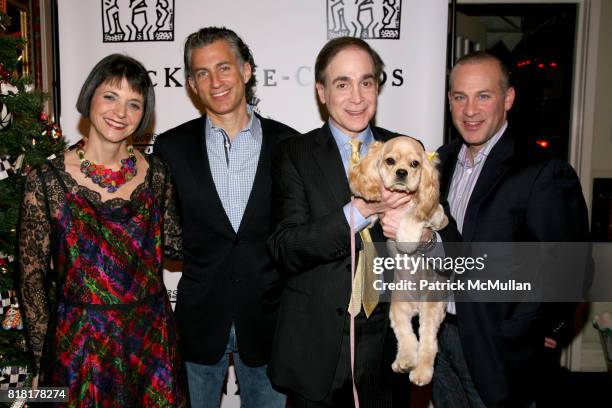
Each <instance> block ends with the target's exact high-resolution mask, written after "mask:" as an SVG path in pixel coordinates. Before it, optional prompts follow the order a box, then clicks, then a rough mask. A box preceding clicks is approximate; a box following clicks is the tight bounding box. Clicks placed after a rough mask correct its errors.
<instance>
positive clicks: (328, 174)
mask: <svg viewBox="0 0 612 408" xmlns="http://www.w3.org/2000/svg"><path fill="white" fill-rule="evenodd" d="M312 153H313V156H314V157H313V160H314V162H315V163H317V165H318V166H319V169H320V170H321V173H322V174H323V179H325V180H326V181H327V183H328V186H329V189H330V191H331V192H332V196H333V197H334V199H335V200H336V204H337V205H339V206H343V205H344V204H346V203H348V202H349V200H350V199H351V191H350V189H349V184H348V180H347V178H346V171H345V170H344V166H343V165H342V158H341V157H340V152H339V151H338V146H337V145H336V142H335V141H334V138H333V136H332V134H331V130H330V129H329V125H328V124H327V123H325V125H323V127H322V128H321V129H320V130H319V133H318V134H317V135H316V136H315V140H314V148H313V150H312Z"/></svg>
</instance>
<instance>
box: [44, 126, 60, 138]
mask: <svg viewBox="0 0 612 408" xmlns="http://www.w3.org/2000/svg"><path fill="white" fill-rule="evenodd" d="M41 134H42V135H43V136H51V138H52V139H53V140H54V141H57V140H59V139H60V138H61V137H62V130H61V129H60V127H59V126H58V125H57V123H47V124H46V125H45V130H43V132H42V133H41Z"/></svg>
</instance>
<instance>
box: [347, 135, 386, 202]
mask: <svg viewBox="0 0 612 408" xmlns="http://www.w3.org/2000/svg"><path fill="white" fill-rule="evenodd" d="M382 147H383V143H382V142H374V143H372V144H371V145H370V147H369V148H368V154H366V155H365V157H363V158H362V159H361V161H360V162H359V164H358V165H356V166H354V167H353V168H351V169H350V170H349V184H350V186H351V191H352V192H353V195H355V196H356V197H361V198H363V199H364V200H367V201H380V200H382V195H381V193H380V186H381V183H382V181H381V179H380V174H379V172H378V163H379V162H380V155H381V154H382Z"/></svg>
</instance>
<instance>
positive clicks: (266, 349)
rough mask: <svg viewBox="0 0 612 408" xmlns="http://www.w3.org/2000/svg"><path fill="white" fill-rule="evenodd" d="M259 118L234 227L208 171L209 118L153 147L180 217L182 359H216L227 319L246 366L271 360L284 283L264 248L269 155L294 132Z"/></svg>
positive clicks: (170, 133)
mask: <svg viewBox="0 0 612 408" xmlns="http://www.w3.org/2000/svg"><path fill="white" fill-rule="evenodd" d="M258 117H259V116H258ZM259 120H260V121H261V127H262V134H263V138H262V140H263V142H262V146H261V153H260V157H259V164H258V166H257V172H256V175H255V179H254V181H253V188H252V190H251V195H250V196H249V201H248V204H247V207H246V209H245V212H244V215H243V217H242V222H241V224H240V228H239V230H238V232H237V233H236V232H235V231H234V230H233V228H232V225H231V223H230V221H229V219H228V217H227V215H226V213H225V210H224V208H223V206H222V204H221V200H220V199H219V196H218V194H217V190H216V188H215V183H214V181H213V178H212V174H211V170H210V165H209V161H208V153H207V150H206V138H205V136H204V131H205V124H206V118H205V117H201V118H198V119H194V120H192V121H189V122H186V123H184V124H182V125H180V126H178V127H176V128H174V129H171V130H168V131H167V132H165V133H163V134H161V135H159V136H158V138H157V140H156V141H155V152H156V153H157V154H158V155H159V156H160V157H161V158H162V159H163V160H164V161H165V162H166V163H167V164H168V166H169V167H170V172H171V174H172V178H173V180H174V185H175V187H176V191H177V196H178V201H179V206H178V208H179V209H180V211H181V215H182V222H183V255H184V264H183V275H182V277H181V279H180V281H179V284H178V295H177V303H176V309H175V315H176V322H177V326H178V331H179V340H180V344H181V351H182V353H183V356H184V358H185V360H186V361H191V362H195V363H199V364H214V363H216V362H217V361H219V359H220V358H221V357H222V355H223V354H224V352H225V348H226V344H227V339H228V336H229V330H230V327H231V324H232V322H234V323H235V326H236V336H237V341H238V348H239V350H240V358H241V359H242V360H243V361H244V362H245V363H246V364H248V365H251V366H260V365H263V364H266V363H267V362H268V360H269V356H270V350H271V347H272V336H273V334H274V327H275V325H276V316H277V313H278V304H279V299H280V291H281V288H282V284H281V280H280V275H279V273H278V272H277V270H276V267H275V265H274V263H273V261H272V258H271V257H270V255H269V252H268V250H267V247H266V240H267V239H268V236H269V235H270V233H271V225H272V224H271V219H270V215H271V204H270V190H271V176H270V171H271V159H272V151H273V149H274V148H275V147H276V145H277V144H278V143H279V142H280V141H282V140H284V139H286V138H287V137H289V136H290V135H293V134H296V133H297V132H296V131H295V130H293V129H291V128H289V127H288V126H285V125H283V124H282V123H279V122H276V121H273V120H269V119H264V118H261V117H259Z"/></svg>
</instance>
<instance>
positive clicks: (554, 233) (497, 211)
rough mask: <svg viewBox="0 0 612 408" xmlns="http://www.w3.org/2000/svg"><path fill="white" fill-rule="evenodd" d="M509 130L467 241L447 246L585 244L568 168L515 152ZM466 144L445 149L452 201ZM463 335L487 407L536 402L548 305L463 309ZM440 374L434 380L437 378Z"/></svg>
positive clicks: (496, 151)
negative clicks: (457, 173) (538, 243)
mask: <svg viewBox="0 0 612 408" xmlns="http://www.w3.org/2000/svg"><path fill="white" fill-rule="evenodd" d="M517 143H518V141H517V140H516V139H515V138H514V137H513V136H512V134H511V132H510V131H509V130H506V132H505V133H504V135H503V136H502V138H501V139H500V140H499V141H498V142H497V144H496V145H495V146H494V147H493V149H492V150H491V152H490V154H489V156H488V157H487V160H486V162H485V165H484V168H483V169H482V172H481V173H480V176H479V178H478V181H477V183H476V186H475V187H474V191H473V192H472V195H471V197H470V201H469V203H468V207H467V210H466V214H465V219H464V224H463V230H462V234H461V235H462V238H461V236H460V235H459V234H458V232H457V231H456V229H455V230H454V231H453V226H455V224H454V222H453V223H451V224H450V225H451V227H450V228H447V229H446V230H444V231H442V232H441V235H442V238H443V240H445V241H453V240H457V239H463V241H464V242H512V241H524V242H537V241H541V242H560V241H587V240H588V220H587V208H586V204H585V202H584V198H583V195H582V190H581V187H580V182H579V180H578V177H577V176H576V174H575V172H574V170H573V169H572V168H571V167H570V165H569V164H567V163H566V162H563V161H561V160H556V159H545V158H542V157H537V156H536V155H527V154H525V155H524V154H520V155H519V153H518V152H517ZM461 146H462V140H455V141H453V142H451V143H449V144H447V145H445V146H443V147H441V148H440V149H439V154H440V160H441V164H440V166H441V192H442V196H443V198H444V199H446V198H447V197H448V193H449V188H450V183H451V181H452V177H453V173H454V169H455V165H456V163H457V156H458V154H459V150H460V148H461ZM456 306H457V319H458V327H459V335H460V338H461V344H462V346H463V351H464V354H465V358H466V361H467V364H468V367H469V369H470V373H471V375H472V377H473V380H474V382H475V384H476V387H477V389H478V391H479V393H480V394H481V397H482V399H483V401H484V402H485V404H486V405H487V406H488V407H518V406H525V404H526V403H528V402H530V401H533V399H534V396H535V392H536V388H537V387H538V386H539V384H541V378H538V375H539V374H540V371H539V370H540V368H541V365H540V357H541V352H542V351H543V341H544V340H543V339H544V335H545V334H546V330H547V329H548V327H547V326H546V325H547V323H548V322H549V318H550V317H549V316H547V315H546V313H545V312H546V310H547V309H546V304H542V303H520V304H519V303H473V302H472V303H459V302H458V303H457V304H456ZM434 375H435V374H434Z"/></svg>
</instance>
